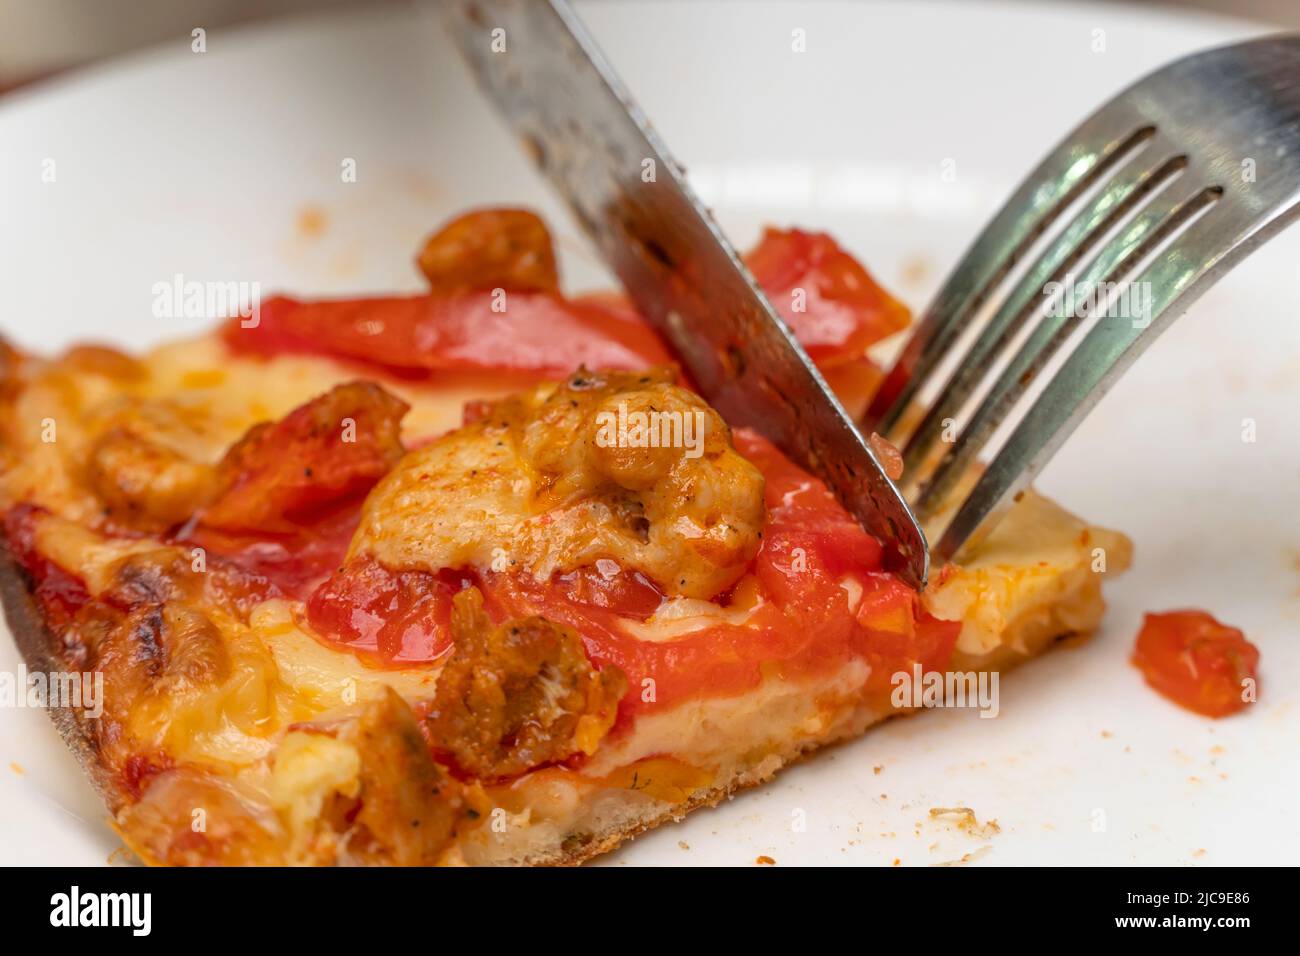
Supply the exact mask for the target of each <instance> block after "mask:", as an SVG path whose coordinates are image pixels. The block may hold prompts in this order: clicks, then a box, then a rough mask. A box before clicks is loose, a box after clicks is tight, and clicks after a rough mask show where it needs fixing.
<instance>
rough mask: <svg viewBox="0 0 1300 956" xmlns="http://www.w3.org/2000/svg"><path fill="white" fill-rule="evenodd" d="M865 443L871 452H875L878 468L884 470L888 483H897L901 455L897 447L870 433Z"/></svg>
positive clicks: (886, 439) (901, 459) (900, 474)
mask: <svg viewBox="0 0 1300 956" xmlns="http://www.w3.org/2000/svg"><path fill="white" fill-rule="evenodd" d="M867 442H868V444H870V445H871V450H872V451H873V452H875V455H876V459H877V460H878V461H879V462H880V467H881V468H883V469H884V470H885V476H886V477H887V478H889V480H890V481H898V479H899V478H902V477H903V453H902V452H900V451H899V450H898V446H896V445H895V444H894V443H893V442H891V441H890V440H889V439H888V438H885V437H883V436H881V435H878V434H877V433H876V432H872V433H871V435H870V437H869V438H868V439H867Z"/></svg>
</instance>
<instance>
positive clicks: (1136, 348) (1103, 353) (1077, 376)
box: [934, 187, 1300, 561]
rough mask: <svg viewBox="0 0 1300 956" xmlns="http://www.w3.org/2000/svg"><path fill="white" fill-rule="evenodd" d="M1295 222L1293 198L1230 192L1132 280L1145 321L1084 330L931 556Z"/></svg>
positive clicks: (998, 504) (968, 540) (968, 539)
mask: <svg viewBox="0 0 1300 956" xmlns="http://www.w3.org/2000/svg"><path fill="white" fill-rule="evenodd" d="M1212 188H1217V187H1212ZM1297 218H1300V201H1297V200H1296V199H1295V198H1293V199H1292V201H1291V202H1290V203H1289V204H1287V205H1285V206H1284V207H1280V208H1279V207H1277V206H1270V205H1265V206H1263V207H1260V206H1258V205H1257V204H1255V203H1252V202H1249V201H1247V202H1242V201H1239V197H1238V196H1236V195H1234V194H1233V191H1232V190H1229V191H1228V194H1227V195H1225V196H1224V197H1223V199H1222V200H1220V201H1219V202H1218V203H1217V204H1216V205H1215V208H1213V209H1211V210H1210V211H1209V212H1208V213H1206V214H1205V215H1202V216H1201V217H1200V218H1198V219H1196V221H1194V222H1193V223H1192V224H1191V225H1190V226H1188V227H1187V229H1186V231H1184V232H1183V233H1182V235H1180V236H1178V238H1176V239H1175V240H1174V241H1173V242H1172V243H1171V244H1170V245H1169V246H1168V247H1167V248H1166V249H1164V250H1163V251H1162V252H1161V253H1160V254H1159V255H1158V256H1157V257H1156V258H1155V260H1154V261H1153V262H1151V263H1150V264H1149V265H1148V266H1147V267H1146V268H1144V269H1143V270H1142V271H1141V272H1139V273H1138V274H1137V275H1136V276H1134V281H1135V282H1145V283H1149V285H1150V288H1151V289H1152V304H1151V315H1150V323H1149V324H1146V325H1139V324H1137V323H1133V322H1130V321H1099V322H1097V323H1096V324H1095V325H1094V326H1093V327H1092V328H1091V329H1090V330H1089V332H1088V334H1087V335H1086V336H1085V337H1084V339H1083V341H1082V342H1081V343H1080V344H1079V346H1078V347H1077V348H1076V349H1075V350H1074V351H1073V352H1072V353H1071V354H1070V356H1069V357H1068V358H1067V359H1066V360H1065V362H1064V363H1063V364H1062V366H1061V368H1060V369H1059V370H1058V372H1057V373H1056V375H1055V376H1053V378H1052V380H1051V381H1050V382H1049V383H1048V385H1047V387H1046V388H1045V389H1044V391H1043V392H1042V394H1041V395H1040V396H1039V397H1038V399H1037V400H1036V401H1035V402H1034V404H1033V406H1032V407H1031V408H1030V410H1029V412H1028V413H1027V414H1026V415H1025V417H1024V418H1023V419H1022V420H1021V421H1020V423H1019V424H1018V425H1017V426H1016V428H1015V429H1014V431H1012V433H1011V435H1010V437H1009V438H1008V439H1007V441H1006V443H1005V444H1004V445H1003V446H1002V448H1001V449H999V451H998V453H997V455H996V456H995V457H994V458H993V460H992V461H991V462H990V463H989V466H988V468H987V469H986V470H985V472H984V474H983V475H982V476H981V477H980V479H979V481H978V482H976V484H975V486H974V488H973V489H972V490H971V493H970V494H969V495H968V496H967V497H966V499H965V501H964V502H963V503H962V504H961V506H960V507H959V508H958V509H957V511H956V514H955V515H954V516H953V518H952V520H951V521H950V522H949V523H948V525H947V527H946V528H945V529H944V530H943V534H942V537H941V538H940V539H939V543H938V545H937V546H936V547H935V549H934V555H935V557H936V559H937V560H939V561H948V560H951V559H952V558H954V557H955V556H956V555H958V554H959V553H960V552H961V550H962V549H963V548H964V547H967V546H971V545H974V544H975V543H977V542H978V541H979V539H980V537H982V535H983V534H984V533H985V532H986V531H987V529H989V528H991V527H992V526H993V524H994V523H995V520H996V517H997V516H998V515H1000V514H1001V513H1002V512H1003V511H1004V510H1005V509H1006V508H1008V507H1010V505H1011V504H1013V503H1014V502H1015V501H1016V500H1018V499H1019V497H1020V496H1021V494H1022V493H1023V491H1024V489H1025V488H1026V487H1027V486H1028V484H1029V482H1030V481H1031V480H1032V479H1033V478H1034V476H1035V475H1037V474H1038V472H1039V471H1040V470H1041V469H1042V467H1043V466H1044V465H1045V464H1046V463H1047V462H1048V461H1049V460H1050V459H1051V457H1052V455H1053V454H1055V452H1056V451H1057V449H1058V448H1060V446H1061V445H1062V444H1063V443H1064V442H1065V440H1066V439H1067V438H1068V437H1069V436H1070V434H1071V433H1072V432H1073V431H1074V429H1075V428H1076V427H1077V426H1078V424H1079V422H1081V421H1082V420H1083V419H1084V417H1085V416H1086V415H1087V414H1088V412H1089V411H1091V410H1092V408H1093V406H1094V405H1096V404H1097V402H1098V401H1099V400H1100V399H1101V397H1102V395H1104V394H1105V393H1106V391H1107V390H1108V389H1109V388H1110V386H1111V385H1112V384H1114V382H1115V381H1116V380H1117V379H1118V378H1119V377H1120V376H1121V375H1123V374H1124V372H1125V371H1127V370H1128V368H1129V366H1131V365H1132V364H1133V362H1134V361H1136V360H1137V358H1138V356H1140V355H1141V354H1142V352H1143V351H1145V350H1146V348H1147V347H1148V346H1149V345H1150V344H1151V343H1152V342H1154V341H1155V340H1156V338H1157V337H1158V336H1159V335H1160V333H1161V332H1163V331H1164V330H1165V329H1166V328H1168V327H1169V325H1170V324H1171V323H1172V322H1173V321H1174V319H1176V318H1177V317H1178V316H1179V315H1181V314H1182V313H1183V312H1184V311H1185V310H1186V309H1187V308H1188V306H1190V305H1191V304H1192V303H1193V302H1195V301H1196V299H1198V298H1199V297H1200V296H1201V295H1202V294H1204V292H1205V291H1206V290H1207V289H1209V288H1210V286H1212V285H1213V284H1214V283H1215V282H1216V281H1217V280H1218V279H1219V278H1220V277H1221V276H1222V275H1223V274H1225V273H1226V272H1228V271H1229V270H1230V269H1232V268H1233V266H1235V265H1236V264H1237V263H1238V262H1240V261H1241V260H1242V259H1243V258H1245V256H1246V255H1248V254H1249V253H1250V252H1252V251H1254V250H1255V249H1256V248H1258V247H1259V245H1260V244H1262V243H1263V242H1264V241H1266V240H1267V239H1268V238H1270V237H1271V236H1272V235H1274V234H1276V233H1277V232H1278V231H1280V230H1281V229H1283V228H1284V227H1286V226H1287V225H1289V224H1290V223H1291V222H1293V221H1295V220H1296V219H1297Z"/></svg>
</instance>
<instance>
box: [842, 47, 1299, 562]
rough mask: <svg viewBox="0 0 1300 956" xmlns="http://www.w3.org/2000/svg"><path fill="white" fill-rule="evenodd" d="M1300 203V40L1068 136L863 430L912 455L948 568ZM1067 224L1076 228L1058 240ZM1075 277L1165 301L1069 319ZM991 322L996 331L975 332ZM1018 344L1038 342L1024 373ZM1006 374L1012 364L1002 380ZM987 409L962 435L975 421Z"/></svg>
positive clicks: (1162, 85) (1191, 70)
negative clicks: (1059, 359)
mask: <svg viewBox="0 0 1300 956" xmlns="http://www.w3.org/2000/svg"><path fill="white" fill-rule="evenodd" d="M1298 201H1300V37H1295V36H1280V37H1270V38H1265V39H1261V40H1255V41H1250V42H1247V43H1241V44H1236V45H1233V46H1228V47H1223V48H1219V49H1215V50H1210V51H1207V52H1204V53H1200V54H1196V55H1193V56H1190V57H1186V58H1184V59H1182V60H1179V61H1177V62H1175V63H1173V64H1171V65H1169V66H1167V67H1164V68H1163V69H1161V70H1158V71H1156V72H1155V73H1153V74H1151V75H1149V76H1147V77H1146V78H1144V79H1142V80H1140V81H1139V82H1138V83H1136V84H1134V85H1133V86H1132V87H1130V88H1129V89H1128V90H1126V91H1124V92H1123V93H1121V94H1120V95H1119V96H1117V97H1116V98H1114V99H1113V100H1111V101H1110V102H1109V103H1107V104H1106V105H1105V106H1103V107H1102V108H1101V109H1100V110H1098V111H1097V112H1096V113H1094V114H1093V115H1092V116H1091V117H1090V118H1089V119H1087V120H1086V121H1085V122H1084V123H1083V124H1082V125H1080V126H1079V127H1078V128H1077V129H1075V130H1074V131H1073V132H1072V133H1070V134H1069V135H1068V136H1066V138H1065V139H1064V140H1063V141H1062V143H1061V144H1060V145H1059V146H1058V147H1057V148H1056V149H1055V150H1054V151H1053V152H1052V153H1051V154H1049V155H1048V157H1047V158H1046V159H1045V160H1044V161H1043V162H1042V163H1041V164H1040V165H1039V167H1038V168H1037V169H1036V170H1034V171H1033V173H1031V174H1030V176H1029V177H1028V178H1027V179H1026V180H1025V181H1024V183H1023V184H1022V185H1021V186H1020V187H1019V189H1018V190H1017V191H1016V192H1015V193H1014V194H1013V195H1012V197H1011V199H1010V200H1008V202H1007V203H1006V204H1005V205H1004V206H1003V208H1002V209H1001V211H999V212H998V214H997V215H996V216H995V217H994V218H993V220H992V221H991V222H990V223H989V225H988V226H987V227H986V228H985V230H984V232H983V233H982V234H981V235H980V236H979V238H978V239H977V240H976V241H975V243H974V245H973V246H972V247H971V249H970V250H969V251H968V252H967V254H966V256H965V257H964V258H963V259H962V260H961V262H960V263H959V264H958V265H957V267H956V269H955V270H954V271H953V273H952V275H951V276H950V277H949V278H948V280H947V282H946V283H945V285H944V286H943V288H942V289H941V290H940V292H939V294H938V296H937V297H936V299H935V301H934V303H933V304H932V305H931V307H930V308H929V310H928V311H927V312H926V314H925V316H924V317H923V318H922V320H921V322H920V323H919V325H918V327H917V329H916V332H915V333H914V335H913V336H912V338H911V339H910V340H909V342H908V343H907V345H906V346H905V348H904V351H903V353H902V355H901V357H900V358H899V360H898V362H897V363H896V365H895V366H894V368H893V369H892V370H891V371H890V373H889V374H888V375H887V377H886V380H885V384H884V385H883V386H882V387H881V389H880V392H879V393H878V394H877V396H876V398H875V400H874V401H873V403H872V406H871V408H870V409H869V410H868V412H867V416H866V419H865V421H864V423H863V425H864V427H865V428H874V429H876V430H878V431H880V432H882V433H883V434H885V435H886V436H887V437H889V438H890V439H891V440H893V441H895V442H896V443H898V444H900V445H902V446H903V447H904V449H905V460H906V463H907V465H908V468H909V473H908V476H907V478H908V480H910V482H911V483H912V485H911V487H914V488H915V495H914V497H913V501H914V505H915V508H916V511H917V513H918V515H919V516H920V517H921V519H922V520H923V521H926V522H927V528H928V529H929V530H930V531H931V533H932V534H933V535H934V536H935V537H936V538H937V541H938V543H937V544H936V545H935V547H934V549H933V553H934V557H935V559H936V560H939V561H946V560H949V559H951V558H953V557H955V556H957V555H958V554H959V553H960V550H961V548H962V547H963V546H966V545H967V544H969V543H973V542H974V541H977V540H978V538H979V536H980V535H981V534H982V533H984V532H985V531H987V530H988V529H989V528H990V527H991V526H992V524H993V523H995V522H996V520H997V518H998V517H999V516H1000V515H1001V513H1003V512H1004V511H1005V509H1006V508H1007V507H1009V506H1010V504H1011V503H1013V502H1014V501H1015V500H1016V499H1017V497H1018V496H1019V495H1020V494H1021V492H1022V491H1023V489H1024V488H1025V487H1026V486H1027V485H1028V484H1029V482H1030V481H1031V480H1032V479H1033V477H1034V476H1035V475H1036V474H1037V473H1038V472H1039V471H1040V470H1041V469H1042V467H1043V466H1044V465H1045V464H1046V463H1047V461H1048V460H1049V459H1050V458H1051V456H1052V455H1053V454H1054V453H1055V452H1056V450H1057V449H1058V448H1059V447H1060V446H1061V444H1062V443H1063V442H1064V441H1065V439H1066V438H1067V437H1068V436H1069V435H1070V433H1071V432H1072V431H1073V430H1074V428H1075V427H1076V426H1077V425H1078V424H1079V422H1080V421H1081V420H1082V419H1083V418H1084V416H1085V415H1087V413H1088V412H1089V411H1090V410H1091V409H1092V407H1093V406H1094V405H1095V404H1096V403H1097V402H1098V400H1100V398H1101V397H1102V395H1104V394H1105V393H1106V391H1107V389H1108V388H1109V387H1110V386H1111V384H1113V383H1114V382H1115V380H1116V379H1118V378H1119V376H1120V375H1122V374H1123V373H1124V371H1125V370H1127V369H1128V368H1129V366H1130V365H1132V363H1133V362H1134V361H1135V360H1136V359H1137V357H1138V356H1139V355H1140V354H1141V353H1142V351H1143V350H1144V349H1145V348H1146V347H1147V346H1149V345H1150V344H1151V342H1152V341H1154V340H1155V338H1156V336H1158V335H1159V334H1160V332H1161V331H1163V330H1164V329H1165V328H1167V327H1168V326H1169V324H1170V323H1171V322H1173V320H1174V319H1175V318H1177V317H1178V316H1179V315H1180V314H1182V313H1183V312H1184V311H1185V310H1186V309H1187V308H1188V306H1190V305H1191V304H1192V303H1193V302H1194V301H1195V300H1196V299H1197V297H1199V296H1200V295H1201V294H1203V293H1204V292H1205V291H1206V290H1207V289H1208V288H1209V287H1210V286H1211V285H1213V284H1214V283H1215V282H1216V281H1217V280H1218V279H1219V278H1220V277H1222V276H1223V275H1224V274H1225V273H1226V272H1227V271H1228V270H1230V269H1231V268H1232V267H1233V266H1235V265H1236V264H1237V263H1238V262H1240V261H1241V260H1242V259H1243V258H1244V257H1245V256H1246V255H1247V254H1249V253H1250V252H1251V251H1253V250H1254V249H1256V248H1257V247H1258V246H1260V245H1261V244H1262V243H1264V242H1266V241H1267V240H1268V239H1269V238H1271V237H1272V236H1273V235H1275V234H1276V233H1277V232H1279V231H1280V230H1281V229H1282V228H1284V227H1285V226H1287V225H1289V224H1290V223H1291V222H1292V221H1293V220H1294V219H1295V218H1296V215H1297V210H1298V209H1300V206H1298ZM1080 206H1081V208H1078V211H1077V212H1075V213H1073V215H1072V217H1071V218H1068V219H1066V218H1065V216H1066V214H1067V212H1069V211H1070V210H1071V209H1075V208H1076V207H1080ZM1057 220H1060V221H1061V222H1062V223H1064V224H1065V225H1064V229H1063V230H1061V231H1060V232H1059V233H1057V234H1056V235H1055V236H1052V234H1051V232H1050V230H1052V229H1053V228H1054V224H1055V223H1056V221H1057ZM1043 238H1046V240H1047V241H1046V246H1045V248H1044V249H1043V250H1042V251H1041V252H1040V253H1038V254H1037V255H1036V257H1035V258H1034V259H1033V260H1032V261H1029V265H1028V268H1027V269H1026V270H1025V271H1024V272H1023V274H1022V275H1021V276H1020V277H1019V278H1018V279H1017V280H1016V281H1014V282H1005V281H1004V280H1006V279H1007V277H1008V275H1009V274H1010V273H1012V271H1013V270H1014V269H1015V268H1016V266H1017V260H1021V259H1025V258H1026V256H1027V254H1028V253H1029V252H1030V251H1031V248H1032V247H1034V246H1035V245H1036V240H1040V239H1043ZM1066 279H1072V280H1073V281H1074V283H1075V285H1076V287H1078V288H1082V289H1087V288H1089V284H1096V283H1116V284H1117V285H1118V286H1120V287H1122V286H1123V285H1124V284H1125V283H1131V285H1129V288H1130V289H1133V290H1135V291H1138V292H1142V291H1145V293H1146V294H1148V295H1149V297H1150V298H1149V308H1147V309H1145V310H1144V312H1143V314H1141V315H1120V316H1116V315H1114V314H1113V309H1112V308H1111V307H1110V306H1107V308H1105V309H1100V310H1094V311H1100V312H1101V314H1100V315H1093V316H1090V315H1089V313H1088V310H1087V309H1086V308H1085V309H1079V310H1077V311H1076V310H1071V309H1059V308H1058V309H1053V308H1052V307H1051V304H1050V298H1049V297H1048V296H1047V295H1046V294H1045V290H1046V288H1047V286H1048V284H1049V283H1062V281H1063V280H1066ZM1000 285H1003V286H1010V288H1006V289H1004V290H1003V289H999V286H1000ZM1099 301H1100V300H1099ZM989 313H991V315H990V317H989V318H988V319H987V320H986V323H985V324H983V325H974V324H973V323H975V320H976V319H977V317H978V316H979V315H981V314H989ZM1108 313H1111V314H1108ZM1090 318H1091V319H1092V320H1093V321H1092V322H1091V327H1090V328H1087V331H1086V333H1085V334H1083V337H1082V339H1081V341H1080V342H1079V344H1078V345H1077V347H1075V348H1074V350H1073V351H1072V352H1071V353H1070V354H1069V355H1068V357H1067V358H1065V360H1064V362H1063V363H1061V364H1060V367H1059V369H1058V370H1057V371H1056V372H1055V374H1054V375H1053V376H1052V378H1051V379H1050V380H1049V381H1048V382H1047V384H1046V386H1045V388H1044V389H1043V390H1042V391H1041V392H1040V394H1039V395H1038V397H1037V398H1036V400H1034V402H1033V403H1032V405H1031V406H1030V408H1029V409H1028V411H1027V412H1026V413H1025V415H1024V417H1023V418H1022V419H1021V420H1020V421H1019V422H1018V423H1017V424H1016V425H1015V426H1014V429H1013V430H1012V431H1011V433H1010V435H1009V437H1008V438H1007V440H1006V442H1005V443H1004V444H1003V445H1002V446H1001V448H999V449H998V451H997V453H996V454H995V455H994V456H993V458H992V460H991V461H989V463H988V466H987V468H986V469H985V470H984V471H983V473H982V475H980V476H979V477H978V479H977V480H976V481H975V483H974V486H973V488H972V489H971V490H970V492H969V494H968V495H967V496H966V497H965V498H964V500H960V501H959V502H958V504H957V505H956V507H955V508H954V506H953V501H952V500H950V499H952V498H957V497H959V496H958V495H956V493H955V489H957V488H959V487H961V486H962V484H963V483H962V479H963V477H966V478H969V477H970V474H969V472H970V469H971V468H972V466H973V465H975V463H976V461H977V459H978V458H979V457H980V452H981V450H982V449H983V448H984V447H985V445H986V443H987V442H988V441H989V439H990V437H991V436H992V435H993V434H994V432H995V431H996V430H997V429H998V427H999V426H1000V425H1001V424H1002V423H1003V422H1004V421H1007V420H1008V415H1009V413H1010V412H1011V411H1012V410H1013V408H1014V406H1015V405H1016V402H1017V400H1018V399H1020V398H1021V397H1022V396H1025V395H1026V394H1027V392H1028V390H1029V389H1030V387H1031V385H1032V384H1033V383H1034V381H1035V379H1036V378H1037V377H1038V376H1039V374H1040V373H1041V372H1042V371H1043V369H1044V367H1045V366H1046V365H1047V364H1048V362H1049V360H1051V358H1052V357H1053V354H1054V353H1055V352H1057V351H1058V350H1059V349H1060V348H1061V346H1062V345H1063V344H1064V343H1065V341H1066V340H1067V339H1068V338H1069V336H1070V334H1071V333H1072V332H1074V331H1076V330H1078V331H1079V332H1081V333H1082V331H1083V329H1084V328H1085V326H1083V325H1082V323H1084V322H1087V321H1088V320H1089V319H1090ZM1027 324H1028V325H1027ZM968 330H970V334H972V335H974V336H975V338H974V344H973V345H972V346H971V347H970V348H969V350H968V351H966V352H965V354H963V355H961V356H960V358H959V360H958V364H957V366H956V368H955V370H954V371H952V372H951V373H950V374H949V375H948V377H947V379H946V380H945V381H944V383H943V385H942V386H941V388H940V390H939V392H938V394H937V396H936V397H935V398H934V399H933V400H931V401H928V402H927V401H925V400H923V399H922V398H921V393H922V391H923V389H924V388H926V387H927V386H928V385H929V383H931V382H933V381H935V380H936V377H937V375H938V374H939V372H938V369H939V367H940V366H941V365H942V364H943V363H944V361H945V360H946V359H950V358H951V357H952V354H953V351H954V349H955V346H956V344H957V342H958V340H959V339H960V338H961V337H962V336H963V334H964V333H967V332H968ZM975 330H978V331H975ZM1017 332H1021V333H1022V334H1021V339H1022V342H1021V344H1020V345H1019V346H1018V348H1017V349H1016V351H1015V353H1014V354H1012V355H1010V356H1009V357H1008V355H1007V353H1008V352H1009V351H1010V348H1011V346H1012V345H1013V344H1014V342H1013V340H1014V339H1015V338H1016V333H1017ZM1001 359H1005V360H1006V364H1005V366H1004V367H1003V368H1002V369H1001V370H1000V371H999V372H998V375H997V378H996V380H994V381H991V382H990V381H989V379H990V378H991V377H992V372H993V371H994V369H995V364H996V362H997V361H999V360H1001ZM981 388H982V391H980V389H981ZM972 404H973V405H974V406H975V407H974V410H973V411H972V412H971V413H970V415H969V416H968V417H967V418H966V420H965V422H964V423H962V424H961V427H960V429H959V430H958V429H957V428H956V427H955V426H954V423H955V422H956V420H957V415H958V412H959V411H960V410H961V409H963V408H966V407H967V406H969V405H972ZM1141 413H1142V412H1140V411H1139V412H1137V414H1141ZM945 433H949V435H950V437H949V438H948V439H947V440H946V441H945ZM944 444H947V446H948V447H946V448H944V447H943V445H944ZM931 469H932V470H931ZM940 515H943V516H950V518H948V520H946V526H945V527H942V528H941V529H936V528H935V527H934V525H933V524H931V523H930V522H932V521H934V520H937V516H940Z"/></svg>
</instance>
